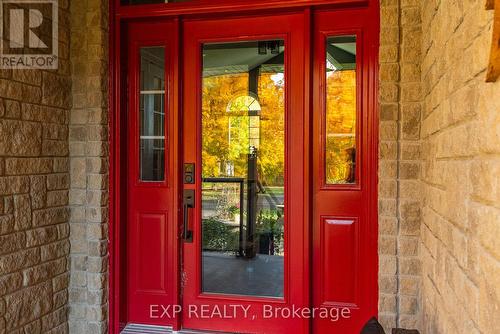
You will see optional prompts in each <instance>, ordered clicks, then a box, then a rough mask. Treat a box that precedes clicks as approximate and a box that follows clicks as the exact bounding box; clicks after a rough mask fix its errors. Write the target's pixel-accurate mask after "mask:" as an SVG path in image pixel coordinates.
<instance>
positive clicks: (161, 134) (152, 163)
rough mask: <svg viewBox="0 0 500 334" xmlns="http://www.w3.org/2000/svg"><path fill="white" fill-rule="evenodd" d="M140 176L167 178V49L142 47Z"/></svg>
mask: <svg viewBox="0 0 500 334" xmlns="http://www.w3.org/2000/svg"><path fill="white" fill-rule="evenodd" d="M140 56H141V75H140V81H141V82H140V92H139V93H140V97H139V103H140V113H139V118H140V129H139V136H140V160H139V161H140V179H141V181H163V180H164V179H165V175H164V174H165V106H164V103H165V65H164V64H165V49H164V48H163V47H148V48H141V49H140Z"/></svg>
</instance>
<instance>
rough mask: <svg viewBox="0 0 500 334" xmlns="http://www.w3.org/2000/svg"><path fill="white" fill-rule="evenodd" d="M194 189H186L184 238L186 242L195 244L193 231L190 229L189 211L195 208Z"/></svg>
mask: <svg viewBox="0 0 500 334" xmlns="http://www.w3.org/2000/svg"><path fill="white" fill-rule="evenodd" d="M194 195H195V192H194V189H184V199H183V209H184V212H183V220H184V222H183V224H184V226H183V227H184V230H183V238H184V241H185V242H193V231H191V230H190V229H189V209H193V208H194V203H195V198H194Z"/></svg>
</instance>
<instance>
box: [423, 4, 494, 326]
mask: <svg viewBox="0 0 500 334" xmlns="http://www.w3.org/2000/svg"><path fill="white" fill-rule="evenodd" d="M484 5H485V1H428V0H426V1H423V4H422V8H425V10H424V11H423V13H422V14H423V15H422V19H423V21H422V27H423V39H422V50H423V54H422V56H423V58H422V82H423V96H424V108H423V120H422V159H423V168H422V181H423V194H424V196H423V198H424V202H423V209H422V211H423V224H422V244H423V246H422V264H423V284H422V305H423V315H424V317H423V328H424V330H425V331H424V333H429V334H434V333H457V334H460V333H464V334H465V333H467V334H472V333H497V332H498V331H499V328H500V82H496V83H485V81H484V79H485V70H486V66H487V61H488V54H489V50H490V45H491V26H492V12H491V11H486V10H485V9H484Z"/></svg>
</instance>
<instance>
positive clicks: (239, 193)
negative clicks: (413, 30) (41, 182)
mask: <svg viewBox="0 0 500 334" xmlns="http://www.w3.org/2000/svg"><path fill="white" fill-rule="evenodd" d="M371 10H372V9H370V10H368V9H366V8H365V9H363V8H360V9H355V10H341V11H314V12H312V11H311V10H304V11H297V12H293V13H290V12H288V13H274V14H272V15H271V14H266V15H263V14H260V15H258V16H253V15H250V14H249V15H246V16H239V17H236V16H231V17H217V18H213V19H200V18H197V19H168V20H162V19H158V18H155V19H154V20H153V19H152V20H151V21H149V22H145V21H136V22H131V23H129V24H127V39H128V42H127V48H128V52H127V54H126V56H123V57H122V58H123V60H122V61H123V62H124V63H126V64H127V67H126V70H125V71H124V72H126V73H127V75H126V77H127V84H126V86H127V91H128V94H127V99H128V101H127V103H126V105H127V108H126V110H125V111H122V114H121V115H120V117H121V119H124V120H125V121H124V123H123V126H122V128H121V129H120V132H121V133H122V137H121V138H122V140H121V143H122V145H123V146H124V147H125V146H126V147H127V149H126V150H125V151H126V154H123V155H121V164H122V165H123V166H124V167H123V171H124V172H123V174H122V175H125V177H123V179H122V183H121V187H122V188H124V189H126V192H124V195H123V199H124V200H126V203H127V204H126V205H122V206H121V208H122V210H121V211H123V216H124V217H126V219H125V221H124V224H126V227H125V228H124V229H123V232H121V233H120V238H121V239H120V240H123V243H122V244H121V245H120V249H123V250H124V251H123V252H124V253H125V254H126V256H125V257H124V260H123V261H122V262H120V263H119V265H120V266H121V268H122V269H121V270H122V271H121V272H122V277H123V278H121V279H120V280H121V282H122V283H121V285H122V286H123V287H124V288H123V290H122V291H121V292H122V293H124V294H125V297H124V298H123V299H122V302H121V305H120V314H121V317H120V321H121V322H123V324H127V323H128V324H131V323H134V324H145V325H160V326H171V327H173V328H174V329H181V328H184V329H196V330H211V331H223V332H224V331H225V332H238V333H304V334H305V333H341V334H357V333H359V331H360V329H361V327H362V326H363V325H364V324H365V323H366V321H367V320H368V319H369V318H370V317H372V316H375V315H376V314H377V296H378V291H377V267H378V264H377V229H376V222H377V218H376V158H377V155H376V147H377V140H376V138H377V137H376V136H377V130H376V124H377V123H376V120H377V118H376V113H375V111H376V110H375V109H374V105H375V98H374V97H375V96H376V94H375V93H376V90H375V88H376V85H375V82H376V64H377V62H376V55H377V52H376V50H377V28H376V27H377V24H376V22H374V21H373V18H372V16H373V15H372V14H371V12H370V11H371ZM311 37H312V39H311ZM311 51H312V52H311ZM311 70H312V71H311ZM179 101H182V103H179ZM183 197H184V198H183Z"/></svg>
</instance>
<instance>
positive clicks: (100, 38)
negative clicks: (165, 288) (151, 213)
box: [69, 0, 109, 334]
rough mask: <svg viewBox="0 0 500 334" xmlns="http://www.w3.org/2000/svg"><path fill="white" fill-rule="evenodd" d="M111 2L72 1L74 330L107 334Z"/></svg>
mask: <svg viewBox="0 0 500 334" xmlns="http://www.w3.org/2000/svg"><path fill="white" fill-rule="evenodd" d="M108 44H109V43H108V1H102V0H86V1H79V0H78V1H77V0H75V1H71V69H72V79H73V90H72V95H73V108H72V110H71V117H70V124H69V147H70V170H71V190H70V199H69V206H70V211H71V219H70V226H71V235H70V240H71V279H70V287H69V305H70V307H69V328H70V332H71V333H75V334H76V333H92V334H99V333H107V319H108V255H107V254H108V248H107V245H108V241H107V238H108V209H107V208H108V198H109V197H108V186H109V181H108V169H109V159H108V156H109V144H108Z"/></svg>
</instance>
